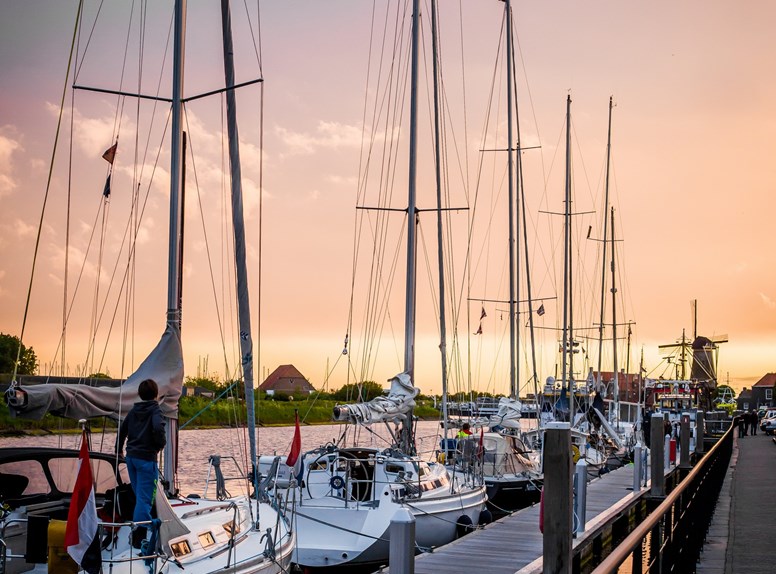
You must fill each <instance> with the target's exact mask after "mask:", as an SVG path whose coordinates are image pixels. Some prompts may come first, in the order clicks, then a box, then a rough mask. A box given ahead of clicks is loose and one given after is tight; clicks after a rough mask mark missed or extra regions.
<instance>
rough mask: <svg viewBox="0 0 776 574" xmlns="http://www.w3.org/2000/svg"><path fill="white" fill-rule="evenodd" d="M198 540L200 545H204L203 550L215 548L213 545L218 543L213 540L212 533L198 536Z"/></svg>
mask: <svg viewBox="0 0 776 574" xmlns="http://www.w3.org/2000/svg"><path fill="white" fill-rule="evenodd" d="M198 538H199V543H200V544H201V545H202V548H207V547H208V546H213V544H215V543H216V539H215V538H213V534H212V533H211V532H203V533H202V534H200V535H199V536H198Z"/></svg>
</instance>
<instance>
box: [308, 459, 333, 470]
mask: <svg viewBox="0 0 776 574" xmlns="http://www.w3.org/2000/svg"><path fill="white" fill-rule="evenodd" d="M310 470H311V471H315V470H329V460H328V459H326V458H320V459H318V460H316V461H315V462H313V463H312V464H311V465H310Z"/></svg>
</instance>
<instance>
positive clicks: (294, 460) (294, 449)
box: [286, 411, 302, 480]
mask: <svg viewBox="0 0 776 574" xmlns="http://www.w3.org/2000/svg"><path fill="white" fill-rule="evenodd" d="M294 419H295V427H294V438H293V439H292V440H291V450H290V451H289V453H288V456H287V457H286V464H287V465H288V466H290V467H291V468H293V469H294V476H295V477H297V480H299V477H300V475H301V474H302V458H301V456H300V455H301V454H302V433H301V431H300V430H299V411H296V412H294Z"/></svg>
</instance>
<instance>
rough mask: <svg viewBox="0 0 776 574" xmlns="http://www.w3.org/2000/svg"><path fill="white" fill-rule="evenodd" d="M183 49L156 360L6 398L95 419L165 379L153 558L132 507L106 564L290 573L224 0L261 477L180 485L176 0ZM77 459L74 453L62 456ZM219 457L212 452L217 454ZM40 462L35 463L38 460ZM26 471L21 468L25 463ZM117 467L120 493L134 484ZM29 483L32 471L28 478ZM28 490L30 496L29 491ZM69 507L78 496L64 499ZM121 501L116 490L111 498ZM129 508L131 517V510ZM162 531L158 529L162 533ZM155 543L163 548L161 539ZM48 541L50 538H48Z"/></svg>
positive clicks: (245, 329) (244, 311)
mask: <svg viewBox="0 0 776 574" xmlns="http://www.w3.org/2000/svg"><path fill="white" fill-rule="evenodd" d="M174 10H175V12H174V17H173V21H174V34H173V36H174V50H173V51H174V56H173V70H172V80H173V81H172V99H171V110H172V111H171V116H172V122H171V126H172V128H171V132H172V133H171V151H170V155H171V160H170V224H169V240H168V277H167V313H166V328H165V332H164V334H163V335H162V339H161V341H160V342H159V344H158V345H157V347H156V348H155V349H154V350H153V351H152V352H151V354H150V355H149V356H148V358H147V359H146V360H145V361H144V362H143V363H142V364H141V365H140V367H139V368H138V369H137V370H136V371H135V373H133V374H132V375H131V376H130V377H128V378H127V380H126V381H125V382H124V384H123V385H122V386H121V387H118V388H104V387H99V388H98V387H84V386H76V385H57V384H50V385H37V386H31V387H26V388H22V387H20V386H18V385H16V386H13V387H11V388H10V389H9V394H8V395H7V402H8V404H9V407H10V409H11V412H12V413H13V414H14V415H16V416H25V417H32V418H40V417H41V416H42V415H43V414H44V413H46V412H51V413H54V414H58V415H61V416H67V417H69V418H77V419H80V418H93V417H98V416H107V417H110V418H113V419H115V420H120V419H121V416H122V413H126V412H128V411H129V407H130V406H131V405H132V403H134V402H135V400H136V397H137V386H138V384H139V383H140V382H141V381H142V380H144V379H147V378H151V379H154V380H155V381H157V382H158V383H159V387H160V402H161V406H162V410H163V414H164V415H165V416H166V417H167V432H168V440H167V448H166V449H165V452H164V455H163V463H164V464H163V472H164V481H163V484H164V486H165V491H166V492H167V496H165V495H163V494H161V491H157V496H156V501H155V510H156V515H157V517H158V519H159V524H157V523H154V524H155V526H154V527H153V529H152V530H153V532H154V534H153V535H152V539H151V540H152V546H151V548H150V552H151V555H150V556H146V557H142V558H141V557H140V556H139V555H138V553H137V551H136V550H135V549H133V548H132V547H131V545H130V544H129V532H130V530H131V529H133V528H134V527H135V526H136V525H135V524H133V523H132V522H131V515H132V512H131V508H128V509H127V508H125V509H124V510H123V511H120V512H121V514H119V515H118V516H116V517H115V518H114V519H113V520H112V521H111V522H112V523H114V522H118V524H110V525H108V526H107V527H106V532H108V533H110V537H109V538H106V540H105V542H104V544H103V550H102V561H103V564H109V565H110V566H109V567H110V568H111V571H112V572H123V571H131V570H132V568H133V567H135V568H136V567H138V566H137V564H136V563H137V561H138V560H141V559H147V560H149V564H153V568H154V571H158V572H169V571H177V570H179V569H183V568H185V569H186V570H187V571H188V572H195V573H200V572H201V573H210V572H221V571H229V572H234V573H243V572H245V573H247V572H260V573H262V574H277V573H279V572H285V571H287V570H288V568H289V566H290V561H291V553H292V549H293V547H294V545H295V536H294V532H293V530H292V529H291V526H290V522H289V521H288V519H287V517H286V516H285V515H284V514H283V513H282V512H281V510H280V509H279V507H277V506H275V505H273V503H272V502H271V501H270V500H269V498H268V496H267V493H266V491H262V490H261V489H260V488H259V484H258V481H257V472H256V446H255V419H254V416H253V413H252V407H253V398H252V392H253V351H252V346H253V345H252V339H251V325H250V309H249V306H248V281H247V268H246V261H245V257H246V247H245V237H244V230H243V228H244V223H243V214H242V190H241V172H240V156H239V147H238V137H237V116H236V106H235V99H234V90H235V88H236V87H237V86H236V85H235V82H234V65H233V61H232V54H233V47H232V38H231V15H230V9H229V0H222V1H221V16H222V34H223V48H224V67H225V80H226V87H225V88H224V90H222V91H224V92H225V93H226V99H227V115H228V123H229V148H230V167H231V176H232V177H231V179H232V212H233V227H234V237H235V254H234V255H235V267H236V269H237V291H238V309H239V331H240V332H239V337H240V342H241V354H242V369H243V376H244V385H245V392H246V397H249V398H247V401H248V409H249V416H248V426H249V435H250V438H251V466H252V468H253V471H252V473H251V478H252V479H253V481H254V492H253V495H252V496H238V497H227V496H226V495H222V493H218V499H206V498H191V497H183V496H180V495H179V494H178V493H177V488H176V470H177V469H176V463H177V461H176V455H177V401H178V399H179V397H180V395H181V388H182V383H183V357H182V349H181V342H180V341H181V339H180V335H181V291H182V289H181V286H182V282H181V272H180V269H181V257H182V247H181V246H182V242H183V237H182V215H183V206H182V200H181V193H182V182H183V178H184V175H183V165H182V158H183V137H184V136H183V131H182V126H183V103H184V98H183V68H184V55H185V38H186V12H187V6H186V0H176V1H175V6H174ZM51 456H52V454H51V453H49V452H46V453H38V452H36V451H35V449H30V452H29V457H30V459H33V458H35V457H37V459H38V460H40V461H43V460H46V461H48V460H49V458H51ZM54 456H68V453H54ZM211 458H212V457H211ZM32 466H34V465H30V467H32ZM17 468H18V470H19V472H23V470H24V469H23V468H22V467H17ZM118 471H119V469H118V468H117V469H116V480H117V481H118V484H117V485H116V488H115V491H116V492H118V491H119V490H120V489H123V490H124V491H126V490H127V484H126V483H122V481H121V478H120V474H119V472H118ZM28 480H29V477H28ZM20 494H21V493H20ZM98 495H99V498H100V501H101V502H103V503H104V504H105V505H107V504H109V503H110V502H111V500H110V497H109V495H108V494H107V493H103V492H101V493H98ZM54 502H57V504H58V505H62V506H63V507H64V508H66V507H67V504H68V503H69V500H68V499H67V498H66V497H63V498H62V499H61V500H56V501H54ZM17 503H18V506H14V507H13V510H12V512H11V513H10V514H7V515H5V516H4V517H3V520H4V521H6V520H10V521H12V522H13V521H18V520H19V519H20V517H22V516H26V515H27V513H33V512H35V513H37V514H36V515H38V516H40V517H42V518H46V519H49V518H50V517H53V516H54V515H55V513H57V512H58V511H59V509H60V508H59V506H58V505H57V504H54V505H52V504H51V501H48V502H47V505H48V506H47V508H46V509H45V510H44V509H38V508H37V507H36V505H35V504H34V501H33V499H29V500H27V499H25V497H24V496H21V497H20V499H19V500H18V501H17ZM112 503H113V504H114V505H115V504H116V497H114V499H113V500H112ZM127 510H129V516H128V517H127V514H126V511H127ZM157 535H158V536H157ZM154 541H155V545H154ZM44 544H45V541H44Z"/></svg>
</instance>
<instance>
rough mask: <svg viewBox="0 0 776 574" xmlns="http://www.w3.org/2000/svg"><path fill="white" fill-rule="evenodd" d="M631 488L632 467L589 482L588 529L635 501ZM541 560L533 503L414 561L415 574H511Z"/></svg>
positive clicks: (537, 515) (537, 524)
mask: <svg viewBox="0 0 776 574" xmlns="http://www.w3.org/2000/svg"><path fill="white" fill-rule="evenodd" d="M632 485H633V466H625V467H622V468H619V469H617V470H615V471H612V472H610V473H607V474H604V475H603V476H602V477H600V478H596V479H593V480H591V481H590V482H589V483H588V485H587V512H586V517H585V518H586V521H585V522H586V525H585V526H586V530H590V529H591V528H594V527H595V526H596V525H598V524H599V523H600V522H601V521H605V520H606V515H608V513H609V511H610V509H612V507H615V506H616V505H617V503H618V502H620V501H622V500H623V499H624V498H626V497H628V496H630V497H633V491H632ZM541 556H542V534H541V532H539V505H538V504H535V505H533V506H530V507H528V508H525V509H523V510H521V511H519V512H516V513H515V514H512V515H511V516H507V517H505V518H502V519H500V520H497V521H495V522H493V523H492V524H489V525H487V526H486V527H485V528H482V529H480V530H476V531H475V532H472V533H470V534H467V535H466V536H464V537H463V538H461V539H459V540H455V541H454V542H451V543H450V544H447V545H445V546H443V547H441V548H438V549H435V550H434V551H433V552H431V553H427V554H421V555H419V556H418V557H416V559H415V573H416V574H438V572H472V571H480V572H488V573H493V574H514V573H515V572H517V571H518V570H521V569H523V568H525V567H526V566H529V565H531V564H532V563H534V562H535V561H536V560H537V559H540V558H541ZM386 571H387V570H386Z"/></svg>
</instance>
